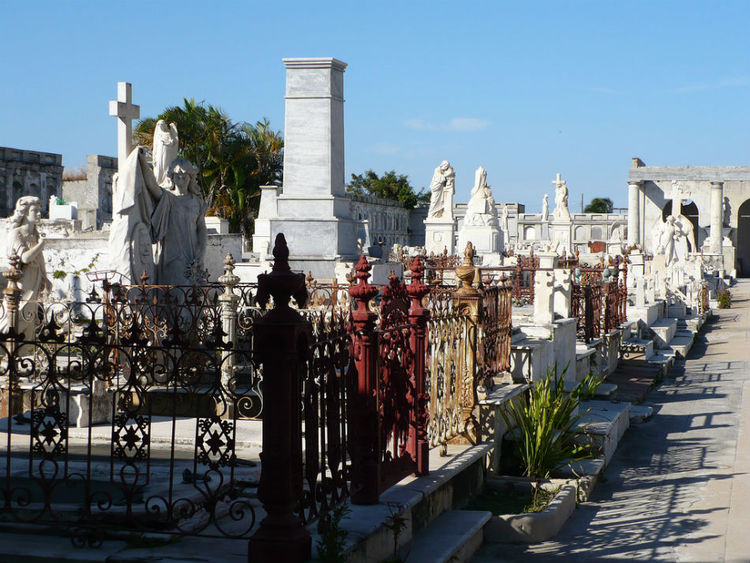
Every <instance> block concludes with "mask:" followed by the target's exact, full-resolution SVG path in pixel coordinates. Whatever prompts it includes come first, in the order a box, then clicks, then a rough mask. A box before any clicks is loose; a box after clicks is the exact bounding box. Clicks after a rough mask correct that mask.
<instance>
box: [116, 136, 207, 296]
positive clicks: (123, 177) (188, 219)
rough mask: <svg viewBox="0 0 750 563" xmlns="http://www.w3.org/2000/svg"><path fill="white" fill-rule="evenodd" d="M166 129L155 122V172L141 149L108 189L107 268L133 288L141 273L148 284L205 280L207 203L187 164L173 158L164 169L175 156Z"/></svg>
mask: <svg viewBox="0 0 750 563" xmlns="http://www.w3.org/2000/svg"><path fill="white" fill-rule="evenodd" d="M165 127H166V125H165V124H164V122H163V121H160V122H159V123H158V124H157V126H156V131H155V132H154V151H153V156H154V168H153V169H152V168H151V167H150V166H149V165H148V163H147V161H146V153H145V149H144V148H143V147H138V148H136V149H134V150H133V151H132V152H131V153H130V155H129V156H128V158H127V161H126V162H125V165H124V166H123V167H121V168H120V174H119V175H118V178H117V181H116V182H115V183H114V185H113V198H112V199H113V219H112V228H111V230H110V237H109V244H110V253H111V264H112V268H113V269H114V270H116V271H117V272H119V273H120V274H122V275H123V276H124V278H125V280H124V281H126V282H129V283H138V282H139V281H140V278H141V276H142V275H143V274H144V273H145V275H146V276H148V278H149V282H150V283H155V284H164V285H194V284H198V283H202V282H204V281H205V279H206V271H205V269H204V268H203V257H204V254H205V250H206V224H205V219H204V216H205V212H206V204H205V202H204V201H203V198H202V197H201V195H200V189H199V187H198V183H197V178H196V176H197V169H196V167H195V166H194V165H193V164H192V163H190V162H189V161H187V160H185V159H183V158H173V159H172V161H171V162H170V164H169V166H168V168H167V169H166V170H163V168H162V167H163V166H164V162H165V161H166V160H167V159H168V158H169V157H171V155H173V154H176V141H177V129H176V128H175V127H174V125H172V126H170V128H171V132H170V133H169V136H170V138H171V141H170V140H169V139H167V140H166V141H167V142H164V140H165V139H163V138H161V139H160V137H163V135H164V134H165V129H164V128H165ZM160 130H161V131H160ZM157 143H159V144H158V145H157ZM158 176H162V178H163V180H162V182H161V183H160V182H158V181H157V177H158ZM152 244H154V245H156V246H155V247H153V248H152Z"/></svg>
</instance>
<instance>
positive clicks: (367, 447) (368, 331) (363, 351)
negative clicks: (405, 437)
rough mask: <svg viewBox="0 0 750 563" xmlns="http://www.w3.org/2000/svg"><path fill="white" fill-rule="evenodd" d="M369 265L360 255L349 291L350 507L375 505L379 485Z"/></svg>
mask: <svg viewBox="0 0 750 563" xmlns="http://www.w3.org/2000/svg"><path fill="white" fill-rule="evenodd" d="M370 269H371V266H370V265H369V264H368V263H367V259H366V258H365V257H364V255H363V256H362V257H361V258H360V259H359V262H358V263H357V265H356V266H355V268H354V270H355V271H356V274H355V277H356V279H357V284H356V285H352V286H351V287H350V288H349V294H350V295H351V296H352V297H353V298H354V301H355V303H356V304H357V308H356V309H355V310H354V311H352V328H351V340H352V357H353V358H354V364H355V366H356V381H354V382H352V386H353V387H354V388H353V389H352V392H351V393H350V394H349V413H348V415H349V455H350V456H351V479H352V485H351V498H352V502H353V503H354V504H377V502H378V497H379V491H378V488H379V484H380V464H379V456H380V432H379V420H380V415H379V414H378V396H377V388H378V387H377V386H378V374H377V357H378V334H377V332H376V330H375V321H376V319H377V314H375V313H373V312H372V311H370V300H371V299H372V298H373V297H375V296H376V295H377V294H378V289H377V288H376V287H374V286H372V285H370V284H369V283H368V282H367V279H368V278H369V277H370Z"/></svg>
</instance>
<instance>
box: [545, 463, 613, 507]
mask: <svg viewBox="0 0 750 563" xmlns="http://www.w3.org/2000/svg"><path fill="white" fill-rule="evenodd" d="M606 467H607V465H606V463H605V462H604V458H603V457H590V458H587V459H580V460H578V461H574V462H572V463H571V464H569V465H566V466H565V467H563V468H561V469H559V470H558V471H555V477H562V478H566V479H577V481H578V500H579V501H581V502H585V501H587V500H588V499H589V497H590V496H591V493H592V492H593V491H594V487H596V484H597V483H598V482H599V477H600V476H601V474H602V473H603V472H604V469H605V468H606Z"/></svg>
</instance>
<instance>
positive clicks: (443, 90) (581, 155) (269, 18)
mask: <svg viewBox="0 0 750 563" xmlns="http://www.w3.org/2000/svg"><path fill="white" fill-rule="evenodd" d="M0 45H2V52H3V55H4V56H3V63H2V65H0V68H2V79H0V146H10V147H18V148H24V149H35V150H42V151H50V152H58V153H62V154H63V161H64V164H65V165H66V166H78V165H81V164H83V163H84V162H85V155H86V154H90V153H98V154H106V155H115V154H116V127H115V120H114V118H112V117H109V115H108V105H107V104H108V101H109V100H110V99H113V98H114V97H115V94H116V82H117V81H118V80H126V81H128V82H132V83H133V94H134V100H135V103H138V104H140V106H141V116H142V117H145V116H153V115H156V114H157V113H159V112H160V111H161V110H162V109H163V108H164V107H165V106H168V105H175V104H179V103H181V100H182V98H183V97H193V98H195V99H196V100H205V101H207V102H209V103H212V104H214V105H218V106H220V107H222V108H223V109H224V110H225V111H226V112H227V113H228V114H229V116H230V117H231V118H232V119H234V120H245V121H255V120H257V119H260V118H262V117H264V116H265V117H268V118H269V119H270V121H271V124H272V126H273V127H274V128H275V129H283V125H284V99H283V96H284V66H283V64H282V62H281V59H282V58H283V57H306V56H333V57H336V58H338V59H341V60H343V61H345V62H347V63H348V64H349V67H348V69H347V71H346V74H345V96H346V106H345V116H346V168H347V178H348V174H350V173H352V172H355V173H359V172H362V171H364V170H366V169H369V168H372V169H373V170H375V171H376V172H379V173H380V172H384V171H386V170H390V169H395V170H396V171H397V172H399V173H403V174H407V175H408V176H409V178H410V180H411V182H412V184H413V185H414V186H416V187H417V188H419V187H423V186H426V185H428V184H429V181H430V178H431V176H432V171H433V169H434V167H435V166H437V165H438V164H439V162H440V161H441V160H443V159H448V160H449V161H450V162H451V163H452V164H453V166H454V168H455V170H456V184H457V195H456V200H457V201H465V200H466V199H468V194H469V190H470V188H471V184H472V182H473V178H474V170H475V169H476V168H477V167H478V166H480V165H482V166H484V167H485V168H486V169H487V172H488V178H487V179H488V183H489V184H490V185H491V186H492V188H493V193H494V195H495V199H497V200H498V201H519V202H521V203H524V204H526V206H527V210H529V211H535V210H539V208H540V207H541V199H542V196H543V194H544V193H545V192H551V191H552V183H551V182H552V180H553V179H554V177H555V173H556V172H561V173H562V174H563V178H564V179H566V180H567V182H568V188H569V190H570V202H571V207H572V208H573V209H574V210H576V211H577V210H578V209H579V205H580V199H581V195H583V196H584V199H585V200H586V201H587V202H588V201H589V200H590V199H591V198H592V197H596V196H606V197H610V198H612V200H613V201H614V202H615V205H616V206H625V205H627V188H626V178H627V169H628V167H629V166H630V159H631V157H633V156H639V157H640V158H641V159H643V160H644V161H645V162H646V163H647V164H649V165H663V166H676V165H717V166H718V165H737V166H741V165H747V164H750V162H748V160H749V159H750V139H749V137H750V2H748V1H732V2H722V1H711V2H706V1H705V0H703V1H700V2H689V1H679V2H678V1H659V2H653V1H644V2H633V1H628V2H624V1H623V2H604V1H596V2H594V1H590V2H584V1H581V2H567V1H566V2H563V1H555V2H513V3H510V2H500V1H494V2H489V1H488V2H468V1H466V2H457V1H456V2H440V1H435V0H432V1H429V2H408V1H404V0H402V1H400V2H390V1H378V2H361V1H359V2H358V1H354V0H351V1H348V2H343V1H342V2H325V1H316V2H310V1H309V0H308V1H305V2H284V1H277V2H262V3H261V2H205V1H201V2H189V1H183V2H135V1H134V2H127V3H125V2H116V3H115V2H93V1H92V2H74V1H69V2H17V1H11V0H0Z"/></svg>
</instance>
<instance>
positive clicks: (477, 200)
mask: <svg viewBox="0 0 750 563" xmlns="http://www.w3.org/2000/svg"><path fill="white" fill-rule="evenodd" d="M464 223H465V224H466V225H492V226H497V210H496V209H495V199H494V198H493V197H492V190H491V189H490V187H489V186H488V185H487V170H485V169H484V167H482V166H480V167H479V168H477V171H476V173H475V174H474V187H473V188H472V189H471V199H469V203H468V204H467V205H466V217H465V218H464Z"/></svg>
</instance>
